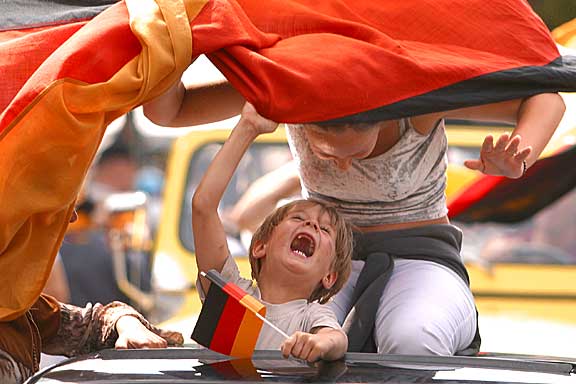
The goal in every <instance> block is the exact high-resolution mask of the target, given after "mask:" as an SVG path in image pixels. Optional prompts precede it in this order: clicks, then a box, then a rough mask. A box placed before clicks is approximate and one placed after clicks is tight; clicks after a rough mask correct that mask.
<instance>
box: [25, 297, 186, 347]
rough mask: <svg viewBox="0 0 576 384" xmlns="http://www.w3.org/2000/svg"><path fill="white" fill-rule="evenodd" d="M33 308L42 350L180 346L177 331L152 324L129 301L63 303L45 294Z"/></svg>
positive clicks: (179, 335)
mask: <svg viewBox="0 0 576 384" xmlns="http://www.w3.org/2000/svg"><path fill="white" fill-rule="evenodd" d="M32 308H33V309H34V310H33V311H31V312H30V313H32V316H33V317H34V322H35V323H36V325H37V327H38V330H39V332H40V335H41V337H42V352H43V353H47V354H49V355H64V356H69V357H70V356H77V355H81V354H86V353H89V352H94V351H98V350H100V349H105V348H113V347H116V348H119V349H125V348H163V347H166V346H167V345H181V344H182V343H183V342H184V338H183V337H182V335H181V334H180V333H178V332H173V331H166V330H162V329H159V328H157V327H155V326H154V325H152V324H150V323H149V322H148V321H147V320H146V319H145V318H144V317H143V316H142V315H141V314H140V313H139V312H138V311H136V310H135V309H134V308H132V307H131V306H129V305H128V304H125V303H122V302H119V301H114V302H112V303H109V304H107V305H102V304H100V303H96V304H94V305H92V304H90V303H89V304H87V305H86V306H85V307H84V308H81V307H76V306H74V305H69V304H64V303H61V302H59V301H57V300H56V299H54V298H53V297H51V296H48V295H44V294H42V295H41V296H40V298H38V300H37V301H36V303H34V305H33V307H32Z"/></svg>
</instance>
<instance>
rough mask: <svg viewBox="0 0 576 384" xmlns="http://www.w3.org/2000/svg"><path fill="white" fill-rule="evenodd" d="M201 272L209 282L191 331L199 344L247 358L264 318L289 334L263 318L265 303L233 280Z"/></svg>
mask: <svg viewBox="0 0 576 384" xmlns="http://www.w3.org/2000/svg"><path fill="white" fill-rule="evenodd" d="M200 274H201V275H202V276H204V277H205V278H207V279H208V280H210V282H211V284H210V288H209V289H208V294H207V295H206V299H204V304H203V305H202V310H201V311H200V316H198V321H197V322H196V326H195V327H194V331H193V332H192V339H193V340H195V341H196V342H197V343H198V344H200V345H203V346H205V347H206V348H210V349H211V350H213V351H216V352H219V353H223V354H225V355H229V356H233V357H238V358H247V357H251V356H252V353H253V352H254V348H255V346H256V342H257V341H258V336H259V335H260V330H261V329H262V325H263V323H264V322H265V323H266V324H267V325H269V326H270V327H271V328H272V329H274V330H275V331H276V332H279V333H280V334H282V335H283V336H284V337H286V338H287V337H288V335H286V334H285V333H284V332H283V331H282V330H280V329H279V328H277V327H276V326H275V325H274V324H272V323H271V322H269V321H268V320H266V318H265V316H266V307H265V306H264V304H262V303H261V302H259V301H258V300H256V299H255V298H254V297H252V296H251V295H249V294H248V293H246V292H244V291H243V290H242V289H241V288H240V287H238V286H237V285H236V284H233V283H230V282H226V281H225V280H224V279H223V278H222V276H221V275H220V273H218V272H217V271H215V270H213V269H211V270H209V271H208V272H207V273H205V272H200Z"/></svg>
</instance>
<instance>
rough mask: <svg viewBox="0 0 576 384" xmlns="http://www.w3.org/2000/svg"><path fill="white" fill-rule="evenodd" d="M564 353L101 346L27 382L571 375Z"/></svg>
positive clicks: (531, 379)
mask: <svg viewBox="0 0 576 384" xmlns="http://www.w3.org/2000/svg"><path fill="white" fill-rule="evenodd" d="M575 371H576V365H575V364H574V363H573V362H570V361H569V360H567V359H557V358H543V357H538V356H526V355H502V354H500V355H489V354H486V355H482V356H480V357H443V356H400V355H378V354H366V353H348V354H347V355H346V358H345V360H342V361H336V362H322V363H319V364H316V365H314V366H312V365H308V364H306V363H304V362H301V361H298V360H294V359H284V358H282V356H281V354H280V352H279V351H255V353H254V356H253V357H252V359H230V358H229V357H226V356H224V355H220V354H218V353H215V352H212V351H209V350H206V349H197V348H168V349H145V350H103V351H100V352H97V353H93V354H89V355H86V356H83V357H79V358H73V359H69V360H66V361H64V362H62V363H59V364H56V365H54V366H52V367H49V368H47V369H45V370H43V371H41V372H39V373H38V374H36V375H35V376H33V377H32V378H31V379H30V380H29V381H28V382H27V383H30V384H32V383H52V384H55V383H70V382H75V383H98V384H102V383H106V384H112V383H206V382H211V383H229V382H236V383H242V382H255V381H272V382H279V383H289V382H337V383H352V382H354V383H415V382H417V383H448V382H450V383H454V382H458V383H461V384H465V383H478V382H479V381H480V382H492V383H576V376H574V375H573V373H574V372H575Z"/></svg>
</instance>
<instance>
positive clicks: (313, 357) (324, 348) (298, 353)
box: [280, 332, 334, 363]
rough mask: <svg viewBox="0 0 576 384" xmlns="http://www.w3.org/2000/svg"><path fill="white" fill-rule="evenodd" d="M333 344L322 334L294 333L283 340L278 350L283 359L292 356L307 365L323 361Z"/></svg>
mask: <svg viewBox="0 0 576 384" xmlns="http://www.w3.org/2000/svg"><path fill="white" fill-rule="evenodd" d="M333 347H334V343H333V341H332V340H330V338H327V337H325V335H322V334H312V333H306V332H295V333H294V334H293V335H292V336H290V337H289V338H287V339H286V340H284V342H283V343H282V346H281V347H280V350H281V351H282V356H284V357H285V358H287V357H289V356H290V355H292V356H293V357H295V358H297V359H301V360H306V361H308V362H309V363H314V362H316V361H318V360H320V359H324V358H325V357H326V355H327V354H328V352H329V351H330V349H331V348H333Z"/></svg>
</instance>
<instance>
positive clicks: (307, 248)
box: [290, 233, 316, 257]
mask: <svg viewBox="0 0 576 384" xmlns="http://www.w3.org/2000/svg"><path fill="white" fill-rule="evenodd" d="M315 248H316V243H315V242H314V238H312V236H310V235H308V234H306V233H299V234H298V235H296V237H295V238H294V240H292V244H290V249H291V250H292V252H296V253H298V254H299V255H302V256H303V257H310V256H312V255H313V254H314V249H315Z"/></svg>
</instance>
